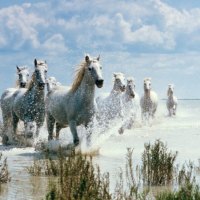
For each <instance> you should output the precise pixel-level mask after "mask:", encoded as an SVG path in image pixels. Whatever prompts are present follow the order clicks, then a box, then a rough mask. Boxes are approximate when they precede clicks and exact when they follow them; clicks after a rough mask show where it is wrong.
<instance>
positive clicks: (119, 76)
mask: <svg viewBox="0 0 200 200" xmlns="http://www.w3.org/2000/svg"><path fill="white" fill-rule="evenodd" d="M113 76H114V90H116V91H120V92H124V91H125V88H126V86H125V77H124V74H123V73H121V72H118V73H114V74H113Z"/></svg>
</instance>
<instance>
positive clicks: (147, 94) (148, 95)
mask: <svg viewBox="0 0 200 200" xmlns="http://www.w3.org/2000/svg"><path fill="white" fill-rule="evenodd" d="M144 94H145V96H146V97H147V98H150V94H151V89H149V90H144Z"/></svg>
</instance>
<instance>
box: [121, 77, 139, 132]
mask: <svg viewBox="0 0 200 200" xmlns="http://www.w3.org/2000/svg"><path fill="white" fill-rule="evenodd" d="M139 101H140V100H139V95H138V94H137V93H136V92H135V81H134V79H133V78H132V77H128V78H127V84H126V89H125V92H124V94H123V95H122V103H123V110H124V113H125V116H124V123H123V125H122V127H121V128H120V129H119V133H120V134H122V133H123V132H124V129H126V128H128V129H131V128H132V126H133V123H134V121H135V119H136V115H137V112H138V109H139Z"/></svg>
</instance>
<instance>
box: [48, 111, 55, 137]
mask: <svg viewBox="0 0 200 200" xmlns="http://www.w3.org/2000/svg"><path fill="white" fill-rule="evenodd" d="M54 124H55V119H54V118H53V116H52V115H51V114H49V113H47V130H48V133H49V136H48V140H53V128H54Z"/></svg>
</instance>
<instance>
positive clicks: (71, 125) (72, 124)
mask: <svg viewBox="0 0 200 200" xmlns="http://www.w3.org/2000/svg"><path fill="white" fill-rule="evenodd" d="M69 128H70V130H71V133H72V135H73V142H74V145H75V146H77V145H78V144H79V138H78V133H77V129H76V121H70V122H69Z"/></svg>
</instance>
